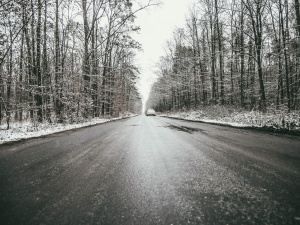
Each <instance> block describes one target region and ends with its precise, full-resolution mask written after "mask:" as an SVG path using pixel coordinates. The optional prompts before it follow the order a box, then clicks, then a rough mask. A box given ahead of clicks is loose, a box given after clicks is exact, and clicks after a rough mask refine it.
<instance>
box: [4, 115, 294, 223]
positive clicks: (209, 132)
mask: <svg viewBox="0 0 300 225" xmlns="http://www.w3.org/2000/svg"><path fill="white" fill-rule="evenodd" d="M0 223H1V224H2V225H6V224H18V225H19V224H84V225H87V224H113V225H114V224H208V225H210V224H300V137H299V136H288V135H278V134H271V133H264V132H259V131H253V130H246V129H238V128H231V127H225V126H217V125H210V124H204V123H196V122H187V121H182V120H174V119H170V118H163V117H146V116H138V117H133V118H129V119H123V120H119V121H114V122H109V123H105V124H100V125H97V126H93V127H89V128H82V129H78V130H73V131H67V132H63V133H59V134H53V135H49V136H46V137H42V138H37V139H30V140H27V141H22V142H17V143H14V144H7V145H2V146H0Z"/></svg>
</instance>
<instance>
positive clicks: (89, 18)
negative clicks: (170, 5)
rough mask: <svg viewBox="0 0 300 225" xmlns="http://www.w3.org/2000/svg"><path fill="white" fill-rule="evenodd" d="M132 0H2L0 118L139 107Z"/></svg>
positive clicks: (89, 114)
mask: <svg viewBox="0 0 300 225" xmlns="http://www.w3.org/2000/svg"><path fill="white" fill-rule="evenodd" d="M150 3H151V1H149V2H148V3H147V4H145V5H136V6H133V4H132V2H130V1H129V0H2V1H0V122H2V123H4V122H5V123H7V125H8V127H9V123H10V122H11V121H23V120H32V121H38V122H42V121H50V122H64V121H68V122H74V121H78V120H80V119H82V118H93V117H108V116H119V115H120V114H123V113H125V112H129V111H130V112H137V111H138V112H139V111H140V108H141V104H142V103H141V98H140V96H139V93H138V92H137V89H136V86H135V82H136V77H137V75H138V74H139V71H138V68H137V67H136V66H135V65H134V56H135V51H136V50H139V49H140V48H141V46H140V44H139V43H138V42H137V41H135V40H134V39H133V38H132V34H133V33H135V32H137V31H138V30H139V29H140V28H139V27H138V26H136V25H135V24H134V19H135V14H136V12H138V11H140V10H143V9H145V8H147V7H148V6H150Z"/></svg>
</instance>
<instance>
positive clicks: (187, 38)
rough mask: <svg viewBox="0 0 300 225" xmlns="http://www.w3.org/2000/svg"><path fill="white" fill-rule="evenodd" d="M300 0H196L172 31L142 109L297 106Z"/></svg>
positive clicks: (299, 93) (299, 106)
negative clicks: (155, 80)
mask: <svg viewBox="0 0 300 225" xmlns="http://www.w3.org/2000/svg"><path fill="white" fill-rule="evenodd" d="M299 36H300V8H299V0H293V1H291V0H277V1H271V0H230V1H223V0H199V2H198V3H197V4H196V5H194V7H193V8H192V9H191V10H190V12H189V15H188V18H187V22H186V26H185V27H184V28H178V29H176V30H175V31H174V37H173V40H171V41H169V42H168V43H167V45H166V55H165V56H163V57H162V58H161V60H160V63H159V79H158V81H157V82H156V83H155V84H154V85H153V87H152V92H151V94H150V98H149V102H148V106H149V107H154V108H155V109H156V110H157V111H161V112H163V111H170V110H173V111H177V110H182V109H187V110H188V109H196V108H199V107H203V106H208V105H225V106H226V105H228V106H234V107H239V108H244V109H245V110H260V111H262V112H267V111H268V110H270V109H272V110H281V111H284V112H289V111H291V110H299V109H300V64H299V63H300V61H299V59H300V39H299Z"/></svg>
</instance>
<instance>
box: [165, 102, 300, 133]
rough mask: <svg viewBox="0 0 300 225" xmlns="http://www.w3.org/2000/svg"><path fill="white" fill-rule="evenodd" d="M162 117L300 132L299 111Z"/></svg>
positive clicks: (209, 111)
mask: <svg viewBox="0 0 300 225" xmlns="http://www.w3.org/2000/svg"><path fill="white" fill-rule="evenodd" d="M161 116H167V117H172V118H178V119H184V120H191V121H201V122H207V123H215V124H223V125H229V126H234V127H257V128H266V129H272V130H284V131H296V132H299V131H300V113H299V111H294V112H291V113H283V112H279V111H278V112H276V111H273V112H268V113H261V112H259V111H250V112H249V111H238V110H230V109H229V110H228V109H225V108H220V107H218V108H207V109H204V110H196V111H187V112H175V113H174V112H173V113H167V114H161Z"/></svg>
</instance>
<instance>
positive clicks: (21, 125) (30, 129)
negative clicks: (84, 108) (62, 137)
mask: <svg viewBox="0 0 300 225" xmlns="http://www.w3.org/2000/svg"><path fill="white" fill-rule="evenodd" d="M131 116H134V115H133V114H131V115H129V114H128V115H126V116H121V117H117V118H110V119H100V118H93V119H91V120H89V121H86V122H83V123H74V124H63V123H62V124H54V123H48V122H44V123H32V122H18V123H11V124H10V129H9V130H7V129H6V124H5V123H3V124H1V125H0V144H3V143H7V142H12V141H18V140H22V139H28V138H33V137H41V136H44V135H48V134H54V133H57V132H62V131H67V130H72V129H76V128H81V127H87V126H92V125H96V124H101V123H105V122H109V121H112V120H119V119H123V118H126V117H131Z"/></svg>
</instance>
